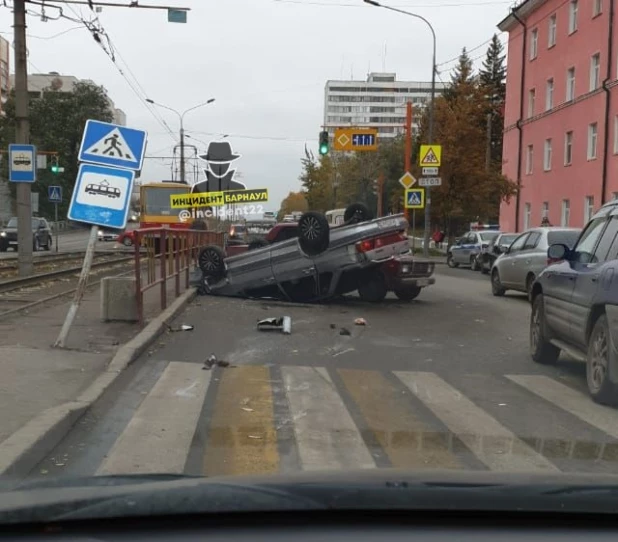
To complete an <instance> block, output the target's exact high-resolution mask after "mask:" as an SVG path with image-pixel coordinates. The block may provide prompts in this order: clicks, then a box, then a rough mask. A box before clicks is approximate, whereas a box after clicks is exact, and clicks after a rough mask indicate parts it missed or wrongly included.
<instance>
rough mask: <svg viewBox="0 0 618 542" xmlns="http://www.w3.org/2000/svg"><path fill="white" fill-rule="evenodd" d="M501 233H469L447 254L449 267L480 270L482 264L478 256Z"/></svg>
mask: <svg viewBox="0 0 618 542" xmlns="http://www.w3.org/2000/svg"><path fill="white" fill-rule="evenodd" d="M500 233H501V232H499V231H494V230H485V231H469V232H468V233H466V234H465V235H463V236H462V237H460V238H459V239H457V241H456V242H455V244H454V245H453V246H451V247H450V248H449V250H448V252H447V254H446V263H447V264H448V266H449V267H459V266H460V265H469V266H470V267H471V268H472V270H473V271H478V270H479V269H480V264H481V262H480V261H479V260H478V255H479V254H480V253H481V250H482V248H483V246H485V247H487V246H488V245H489V242H490V241H491V240H492V239H495V238H496V237H498V235H500Z"/></svg>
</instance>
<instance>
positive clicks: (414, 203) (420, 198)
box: [405, 188, 425, 209]
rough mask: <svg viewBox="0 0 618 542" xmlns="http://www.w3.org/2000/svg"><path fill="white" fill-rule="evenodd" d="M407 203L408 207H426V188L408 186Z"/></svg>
mask: <svg viewBox="0 0 618 542" xmlns="http://www.w3.org/2000/svg"><path fill="white" fill-rule="evenodd" d="M405 204H406V205H405V207H406V209H424V208H425V189H424V188H408V189H407V190H406V195H405Z"/></svg>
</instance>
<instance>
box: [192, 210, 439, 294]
mask: <svg viewBox="0 0 618 542" xmlns="http://www.w3.org/2000/svg"><path fill="white" fill-rule="evenodd" d="M344 222H345V225H343V226H340V227H333V228H331V227H330V226H329V224H328V221H327V219H326V217H325V216H324V215H323V214H321V213H317V212H311V211H310V212H307V213H304V214H303V215H302V216H301V217H300V219H299V220H298V222H297V223H295V224H296V226H295V229H296V232H295V233H296V235H295V236H294V237H293V238H289V239H286V240H282V241H279V242H273V243H268V244H266V246H263V247H260V248H255V249H253V250H248V251H246V252H245V253H243V254H238V255H236V256H232V257H228V258H226V257H225V254H224V252H223V251H222V250H221V249H220V248H219V247H206V248H204V249H203V250H202V251H201V252H200V254H199V257H198V261H199V265H200V269H201V270H202V273H203V275H204V284H203V288H204V291H205V293H209V294H213V295H228V296H240V297H258V298H259V297H276V298H281V297H282V298H284V299H289V300H295V301H316V300H321V299H327V298H332V297H335V296H337V295H342V294H345V293H350V292H353V291H355V290H359V294H360V296H361V298H363V299H366V300H371V301H380V300H382V299H384V297H385V296H386V294H387V292H388V290H389V288H393V289H394V288H395V286H396V287H397V290H395V293H396V294H397V295H399V296H400V297H401V298H407V299H413V298H414V297H416V296H417V295H418V293H420V289H419V290H418V291H417V288H422V287H425V286H428V285H430V284H433V282H434V281H435V279H433V277H431V276H430V275H431V274H432V273H433V265H431V266H429V265H427V266H425V267H424V268H423V275H422V276H414V275H413V273H414V272H415V271H416V272H420V269H421V265H420V262H419V263H418V265H417V266H416V267H414V266H412V265H411V264H412V263H415V262H413V261H412V260H402V261H400V262H397V263H396V264H393V265H392V266H391V271H390V273H389V272H388V271H386V269H385V268H384V267H383V266H384V264H386V263H388V262H392V261H393V260H395V258H396V257H397V256H400V255H404V254H408V253H409V251H410V247H409V243H408V238H407V236H406V230H407V228H408V223H407V221H406V219H405V218H404V216H403V215H395V216H389V217H384V218H378V219H375V220H372V217H371V214H370V213H369V211H368V210H367V208H366V207H364V206H362V205H360V204H353V205H351V206H349V207H348V209H347V210H346V217H345V221H344ZM293 227H294V226H287V225H286V227H285V228H282V231H285V230H286V229H289V231H290V232H291V231H293V229H292V228H293ZM273 229H274V228H273ZM271 231H272V230H271ZM398 278H399V279H400V280H398ZM421 279H423V280H421ZM430 279H431V280H430Z"/></svg>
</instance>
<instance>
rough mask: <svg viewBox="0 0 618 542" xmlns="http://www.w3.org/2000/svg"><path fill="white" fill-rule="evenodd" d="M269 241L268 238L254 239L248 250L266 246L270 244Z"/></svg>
mask: <svg viewBox="0 0 618 542" xmlns="http://www.w3.org/2000/svg"><path fill="white" fill-rule="evenodd" d="M268 244H269V243H268V241H267V240H266V239H253V241H251V242H250V243H249V245H248V246H247V250H255V249H258V248H264V247H266V246H268Z"/></svg>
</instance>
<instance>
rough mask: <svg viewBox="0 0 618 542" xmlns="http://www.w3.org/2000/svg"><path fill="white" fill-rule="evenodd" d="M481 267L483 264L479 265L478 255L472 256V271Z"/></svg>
mask: <svg viewBox="0 0 618 542" xmlns="http://www.w3.org/2000/svg"><path fill="white" fill-rule="evenodd" d="M480 268H481V266H480V265H479V260H478V258H477V257H476V256H472V257H471V258H470V269H471V270H472V271H478V270H479V269H480Z"/></svg>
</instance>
